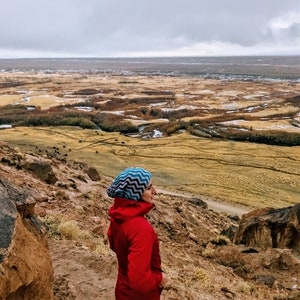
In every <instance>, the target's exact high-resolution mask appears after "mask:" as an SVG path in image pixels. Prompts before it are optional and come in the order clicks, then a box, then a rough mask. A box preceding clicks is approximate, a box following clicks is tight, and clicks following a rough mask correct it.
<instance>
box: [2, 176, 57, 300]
mask: <svg viewBox="0 0 300 300" xmlns="http://www.w3.org/2000/svg"><path fill="white" fill-rule="evenodd" d="M34 204H35V202H34V200H33V199H32V198H30V196H29V195H28V194H27V193H26V191H25V190H22V189H21V188H19V187H17V186H14V185H13V184H11V183H10V182H8V181H7V180H5V179H4V178H2V177H0V270H1V272H0V299H8V300H17V299H26V300H41V299H47V300H51V299H53V288H52V282H53V268H52V264H51V257H50V252H49V249H48V244H47V239H46V234H45V233H46V230H45V228H44V227H43V226H42V224H41V223H40V222H39V221H38V219H37V218H36V217H35V216H34V214H33V210H34Z"/></svg>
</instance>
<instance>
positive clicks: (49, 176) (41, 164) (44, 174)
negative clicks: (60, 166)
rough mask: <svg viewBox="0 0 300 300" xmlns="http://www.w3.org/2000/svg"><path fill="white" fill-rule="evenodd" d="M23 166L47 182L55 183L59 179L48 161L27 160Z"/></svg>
mask: <svg viewBox="0 0 300 300" xmlns="http://www.w3.org/2000/svg"><path fill="white" fill-rule="evenodd" d="M22 167H23V168H24V169H26V170H28V171H31V172H32V173H34V175H35V176H36V177H38V178H39V179H40V180H42V181H44V182H46V183H49V184H55V183H56V181H57V178H56V176H55V174H54V172H53V169H52V167H51V165H50V164H49V163H48V162H46V161H41V160H38V159H34V160H27V161H25V162H24V163H23V164H22Z"/></svg>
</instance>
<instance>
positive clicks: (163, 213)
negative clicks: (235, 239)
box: [0, 143, 300, 300]
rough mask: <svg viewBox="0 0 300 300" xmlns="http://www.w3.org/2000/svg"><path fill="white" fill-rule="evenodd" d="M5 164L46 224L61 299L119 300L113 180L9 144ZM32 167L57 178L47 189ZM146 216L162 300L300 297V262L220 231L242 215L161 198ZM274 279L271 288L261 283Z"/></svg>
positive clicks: (1, 171)
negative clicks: (162, 274) (43, 167)
mask: <svg viewBox="0 0 300 300" xmlns="http://www.w3.org/2000/svg"><path fill="white" fill-rule="evenodd" d="M0 161H1V164H0V176H2V177H4V178H6V179H8V180H9V181H11V182H13V183H14V184H16V185H20V186H23V187H27V188H29V189H31V190H33V191H34V195H35V197H34V198H35V200H36V201H37V204H36V207H35V211H36V214H37V215H38V216H39V218H40V219H41V220H42V221H43V222H45V224H46V225H47V226H48V229H49V232H48V234H49V247H50V251H51V255H52V260H53V267H54V270H55V278H54V291H55V299H56V300H58V299H61V300H67V299H113V292H114V284H115V278H116V271H117V264H116V259H115V256H114V254H113V253H112V252H111V251H110V250H109V248H108V245H107V238H106V230H107V227H108V223H109V219H108V215H107V210H108V208H109V207H110V205H112V199H110V198H108V197H107V195H106V193H105V190H106V187H107V186H108V184H109V183H110V180H111V179H110V178H107V177H105V176H103V175H102V174H101V173H100V174H98V173H97V172H96V171H95V169H93V168H91V167H90V166H88V165H86V164H84V163H82V162H79V161H72V160H68V161H66V160H59V159H58V158H54V157H53V158H51V159H50V158H48V157H46V156H42V155H37V154H36V153H33V152H27V153H25V152H21V151H20V150H18V149H16V148H15V149H14V148H11V147H10V146H9V145H8V144H5V143H2V144H0ZM32 162H43V163H46V164H48V165H49V166H51V168H52V170H53V176H54V177H55V180H53V181H52V182H51V183H46V182H45V180H46V181H48V182H49V178H48V179H45V177H43V175H41V174H39V172H36V170H33V169H31V171H29V169H30V168H28V165H30V163H32ZM54 177H53V178H54ZM148 218H149V221H150V222H151V223H152V224H153V226H154V227H155V229H156V231H157V233H158V236H159V240H160V241H161V254H162V260H163V268H164V269H165V271H166V272H167V273H168V274H169V276H170V278H171V282H170V283H169V285H168V286H167V287H166V288H165V290H164V291H163V298H162V299H165V300H167V299H170V300H171V299H173V300H175V299H176V300H177V299H187V300H189V299H191V300H192V299H195V300H196V299H218V300H219V299H246V300H247V299H299V298H297V297H299V281H300V278H299V260H297V257H294V256H293V255H292V254H291V253H290V251H286V250H279V249H268V250H267V251H262V250H260V249H256V250H257V251H256V252H253V251H251V249H249V248H247V247H244V246H237V245H232V244H231V242H230V241H229V239H228V238H226V237H224V236H223V235H221V232H222V231H223V230H225V229H228V228H229V227H231V226H237V224H238V223H237V222H238V218H237V217H234V216H231V217H230V216H227V215H226V214H219V213H217V212H214V211H212V210H209V209H208V208H207V207H206V205H205V202H203V201H202V200H201V199H199V198H188V197H182V196H175V195H167V194H164V193H161V194H159V195H157V199H156V208H155V209H154V210H153V211H152V212H151V213H150V214H149V216H148ZM252 250H253V249H252ZM298 259H299V257H298ZM267 260H268V262H269V263H267V262H266V261H267ZM279 261H281V264H277V263H278V262H279ZM283 263H284V267H283ZM242 270H243V271H242ZM268 276H269V277H268ZM271 276H273V277H274V278H275V282H274V283H273V284H272V285H270V283H269V282H268V281H264V280H262V278H270V277H271ZM297 295H298V296H297ZM288 297H289V298H288Z"/></svg>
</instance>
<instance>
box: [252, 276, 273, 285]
mask: <svg viewBox="0 0 300 300" xmlns="http://www.w3.org/2000/svg"><path fill="white" fill-rule="evenodd" d="M254 279H255V281H256V282H258V283H259V284H263V285H267V286H268V287H270V288H271V287H272V286H273V284H274V282H275V279H276V278H275V277H274V276H273V275H269V274H260V275H257V276H255V278H254Z"/></svg>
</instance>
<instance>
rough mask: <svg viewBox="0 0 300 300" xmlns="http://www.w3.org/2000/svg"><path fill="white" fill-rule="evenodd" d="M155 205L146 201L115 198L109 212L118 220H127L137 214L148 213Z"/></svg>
mask: <svg viewBox="0 0 300 300" xmlns="http://www.w3.org/2000/svg"><path fill="white" fill-rule="evenodd" d="M153 207H154V204H152V203H148V202H145V201H135V200H128V199H125V198H115V200H114V205H113V206H112V207H111V208H110V209H109V211H108V214H109V216H110V217H111V218H113V219H114V220H115V221H117V222H125V221H127V220H129V219H132V218H134V217H136V216H144V215H146V214H147V213H148V212H149V211H150V210H151V209H152V208H153Z"/></svg>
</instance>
